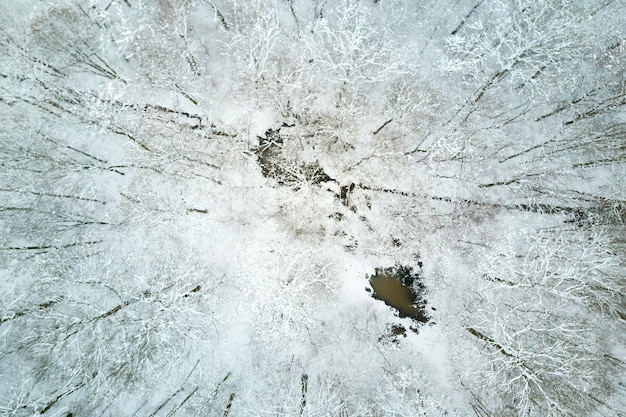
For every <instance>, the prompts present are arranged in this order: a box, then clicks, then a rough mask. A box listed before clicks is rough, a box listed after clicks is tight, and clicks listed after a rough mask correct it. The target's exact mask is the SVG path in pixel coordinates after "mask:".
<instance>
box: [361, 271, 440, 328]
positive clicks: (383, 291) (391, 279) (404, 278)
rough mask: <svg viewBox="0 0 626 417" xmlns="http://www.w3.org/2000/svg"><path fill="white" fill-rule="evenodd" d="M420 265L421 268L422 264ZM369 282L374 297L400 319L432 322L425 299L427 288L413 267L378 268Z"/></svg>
mask: <svg viewBox="0 0 626 417" xmlns="http://www.w3.org/2000/svg"><path fill="white" fill-rule="evenodd" d="M418 265H419V266H420V267H421V263H419V264H418ZM369 281H370V284H371V286H372V289H373V293H372V297H374V298H375V299H377V300H380V301H383V302H384V303H385V304H387V305H388V306H390V307H392V308H394V309H395V310H396V311H397V312H398V315H399V316H400V317H409V318H411V319H413V320H415V321H417V322H420V323H427V322H428V321H429V320H430V317H429V316H428V314H427V313H426V300H424V298H423V294H424V290H425V287H424V284H423V282H422V281H423V279H422V276H421V274H420V273H419V272H414V270H413V268H412V267H410V266H403V265H399V266H394V267H391V268H376V270H375V273H374V275H372V276H370V277H369Z"/></svg>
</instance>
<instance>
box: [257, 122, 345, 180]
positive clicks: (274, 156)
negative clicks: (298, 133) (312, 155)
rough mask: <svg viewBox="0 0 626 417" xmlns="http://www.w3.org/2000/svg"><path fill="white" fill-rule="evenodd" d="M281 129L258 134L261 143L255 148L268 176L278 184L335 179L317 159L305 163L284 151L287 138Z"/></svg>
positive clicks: (259, 161) (265, 174) (262, 167)
mask: <svg viewBox="0 0 626 417" xmlns="http://www.w3.org/2000/svg"><path fill="white" fill-rule="evenodd" d="M280 129H281V128H278V129H268V130H267V131H266V132H265V136H264V137H262V136H257V138H258V140H259V144H258V146H257V147H256V148H254V152H255V154H256V155H257V158H258V163H259V165H260V167H261V173H262V174H263V176H264V177H266V178H273V179H275V180H276V181H277V182H278V184H280V185H286V186H297V185H298V184H300V183H302V182H309V183H312V184H321V183H323V182H328V181H335V180H333V179H332V178H331V177H330V176H329V175H328V174H326V172H324V169H323V168H322V167H321V166H320V164H319V163H318V162H317V161H316V162H313V163H305V162H302V161H299V160H298V159H297V158H295V157H289V156H287V155H285V153H284V152H283V144H284V142H285V138H284V137H283V136H282V135H281V134H280Z"/></svg>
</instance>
